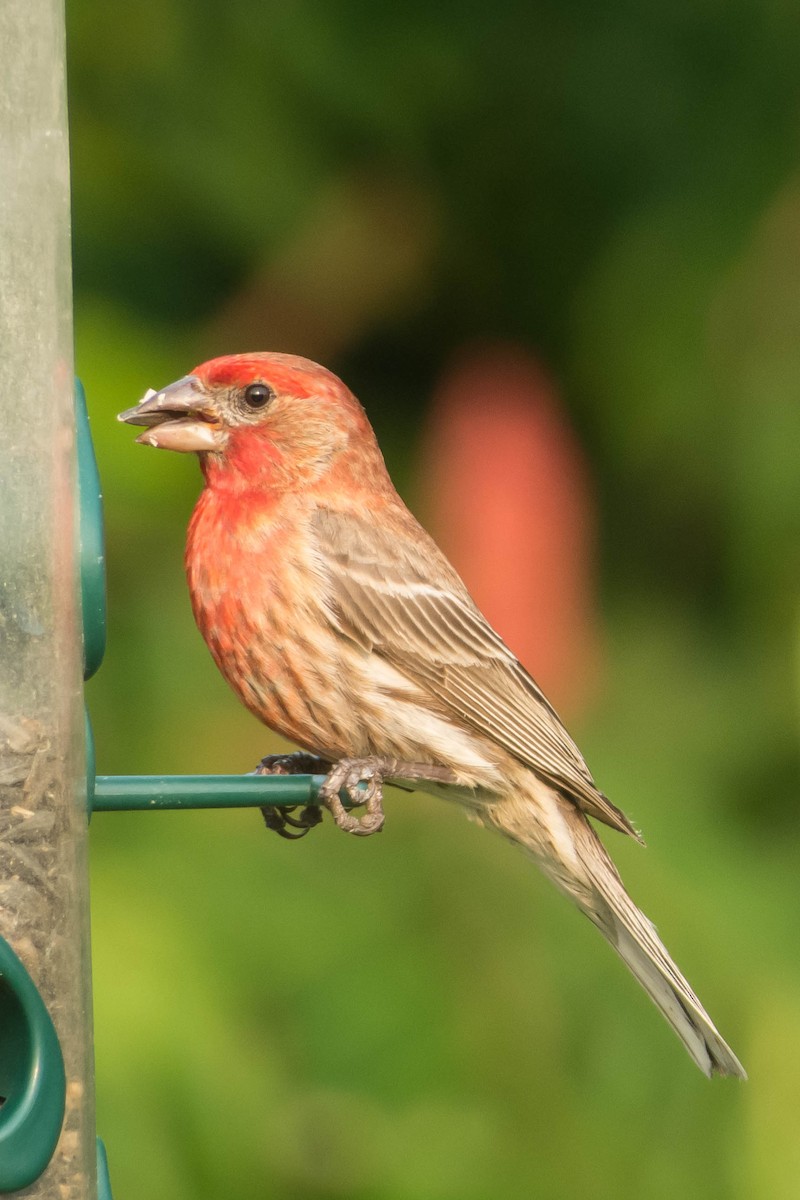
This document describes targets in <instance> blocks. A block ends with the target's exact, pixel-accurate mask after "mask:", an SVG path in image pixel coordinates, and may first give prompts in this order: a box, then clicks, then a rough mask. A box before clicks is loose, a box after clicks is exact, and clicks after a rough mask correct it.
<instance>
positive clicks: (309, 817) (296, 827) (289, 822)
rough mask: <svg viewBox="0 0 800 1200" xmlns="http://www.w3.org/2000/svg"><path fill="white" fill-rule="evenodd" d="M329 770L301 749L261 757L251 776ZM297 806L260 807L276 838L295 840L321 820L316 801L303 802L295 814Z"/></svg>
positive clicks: (319, 759) (319, 772) (314, 773)
mask: <svg viewBox="0 0 800 1200" xmlns="http://www.w3.org/2000/svg"><path fill="white" fill-rule="evenodd" d="M329 770H330V763H329V762H326V760H325V759H324V758H317V757H316V755H314V754H305V753H304V752H303V751H302V750H299V751H297V752H296V753H295V754H269V755H267V757H266V758H262V760H261V762H260V763H259V764H258V766H257V767H256V769H255V771H254V772H253V774H254V775H324V774H325V773H326V772H327V771H329ZM296 809H297V805H296V804H295V805H293V806H292V807H290V808H278V807H273V806H272V805H265V806H264V808H262V809H261V815H262V817H263V818H264V824H265V825H266V827H267V829H271V830H272V831H273V832H274V833H277V834H278V836H279V837H282V838H286V839H287V840H288V841H290V842H296V841H298V839H299V838H303V837H305V836H306V834H307V833H308V831H309V830H310V829H313V828H314V826H315V825H319V823H320V822H321V821H322V813H321V812H320V810H319V806H318V805H316V804H306V805H304V806H303V808H302V809H301V811H300V815H299V816H297V817H295V816H293V815H292V814H293V813H294V812H295V810H296Z"/></svg>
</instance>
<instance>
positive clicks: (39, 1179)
mask: <svg viewBox="0 0 800 1200" xmlns="http://www.w3.org/2000/svg"><path fill="white" fill-rule="evenodd" d="M0 47H1V48H2V71H0V139H2V146H3V181H2V188H1V189H0V328H2V333H3V338H2V355H1V356H0V405H2V428H3V446H2V449H3V456H2V462H3V475H2V478H3V496H2V504H1V505H0V564H2V565H1V566H0V656H1V658H2V661H1V662H0V1195H12V1194H15V1193H16V1194H22V1193H23V1192H24V1195H25V1196H26V1197H30V1198H33V1197H35V1198H37V1200H110V1196H111V1192H110V1188H109V1183H108V1175H107V1169H106V1164H105V1152H104V1150H103V1147H102V1145H101V1144H100V1143H97V1142H96V1137H95V1120H94V1064H93V1044H92V1006H91V966H90V942H89V878H88V870H87V827H88V819H89V816H90V814H91V811H92V809H93V808H94V809H95V810H113V809H132V808H136V809H147V810H157V809H159V808H197V807H232V806H242V805H245V806H253V807H260V808H264V807H265V806H268V807H269V806H276V808H277V809H283V808H285V807H287V806H292V805H297V804H301V805H313V804H315V803H316V801H317V792H318V788H319V785H320V783H321V782H322V777H321V776H311V775H297V776H292V777H269V776H264V777H256V776H213V777H209V776H202V777H201V776H197V777H194V776H193V777H186V776H184V777H178V778H176V777H172V778H168V777H141V776H126V777H99V778H95V771H94V751H93V746H92V738H91V731H90V727H89V723H88V719H87V718H86V716H85V713H84V703H83V688H82V679H84V678H88V677H89V676H90V675H91V674H92V673H93V672H94V671H95V670H97V668H98V667H99V665H100V662H101V660H102V657H103V649H104V644H105V579H104V550H103V529H102V511H101V500H100V488H99V480H98V476H97V468H96V465H95V460H94V453H93V450H92V444H91V437H90V434H89V425H88V419H87V416H86V409H85V404H84V400H83V394H82V391H81V389H80V387H78V389H77V395H76V394H75V390H74V385H73V365H72V282H71V262H70V225H69V152H68V139H67V118H66V82H65V34H64V17H63V8H62V3H61V0H4V2H3V4H2V6H0Z"/></svg>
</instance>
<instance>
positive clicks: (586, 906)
mask: <svg viewBox="0 0 800 1200" xmlns="http://www.w3.org/2000/svg"><path fill="white" fill-rule="evenodd" d="M548 793H549V794H548V795H547V796H544V795H543V794H542V792H541V791H540V790H539V789H538V788H537V795H536V797H535V804H536V808H537V810H538V811H537V812H536V814H535V817H536V821H535V825H533V824H532V823H531V820H530V818H531V816H533V814H531V812H530V808H528V820H527V821H523V820H521V819H520V818H521V816H522V813H521V808H522V805H521V804H520V799H521V798H520V797H514V798H513V799H512V798H509V800H507V801H505V802H504V803H503V804H500V805H497V806H496V807H494V808H493V810H492V812H491V814H490V820H491V823H492V824H493V825H494V826H495V827H496V828H497V829H498V830H499V831H500V832H502V833H503V834H505V836H506V837H510V838H511V839H512V840H513V841H515V842H517V843H519V844H521V845H523V846H524V847H525V848H526V849H528V850H529V851H532V852H533V854H534V856H535V857H536V859H537V861H538V862H539V864H540V866H542V867H543V869H544V870H545V872H546V874H548V875H549V876H550V878H551V879H552V880H553V881H554V882H555V883H556V885H557V886H558V887H559V889H560V890H561V891H563V892H565V893H566V894H567V895H568V896H570V898H571V899H572V900H574V901H575V902H576V903H577V905H578V907H579V908H580V909H581V910H582V911H583V912H584V913H585V914H586V915H587V916H588V917H589V919H590V920H591V921H592V922H593V924H595V925H596V926H597V928H598V929H599V930H600V932H601V933H602V934H603V936H604V937H605V938H607V940H608V941H609V942H610V943H611V945H612V946H613V947H614V949H615V950H616V951H617V953H618V954H619V956H620V958H621V959H622V960H623V962H624V963H625V964H626V965H627V966H628V967H629V969H630V971H631V972H632V974H633V975H634V977H635V978H636V979H637V980H638V981H639V983H640V984H641V986H642V987H643V988H644V990H645V991H646V992H647V994H648V996H649V997H650V998H651V1000H652V1001H653V1002H654V1004H655V1005H656V1007H657V1008H658V1009H659V1011H660V1012H661V1013H663V1015H664V1017H665V1018H666V1020H667V1021H668V1022H669V1024H670V1025H671V1026H672V1028H673V1029H674V1030H675V1032H676V1034H677V1035H678V1037H679V1038H680V1040H681V1041H682V1042H683V1044H684V1046H685V1047H686V1050H687V1051H688V1053H689V1055H690V1056H691V1058H692V1059H693V1060H694V1062H696V1063H697V1065H698V1067H699V1068H700V1070H701V1071H703V1072H704V1073H705V1074H706V1075H708V1076H711V1075H733V1076H738V1077H739V1078H740V1079H746V1078H747V1075H746V1072H745V1070H744V1067H743V1066H742V1064H741V1063H740V1062H739V1060H738V1058H737V1057H736V1055H735V1054H734V1053H733V1051H732V1050H731V1048H730V1046H728V1044H727V1043H726V1042H725V1041H724V1039H723V1038H722V1037H721V1036H720V1034H719V1032H718V1030H717V1028H716V1026H715V1025H714V1022H713V1021H712V1020H711V1018H710V1017H709V1015H708V1013H707V1012H706V1010H705V1009H704V1008H703V1006H702V1004H701V1003H700V1001H699V1000H698V998H697V996H696V995H695V993H694V992H693V990H692V988H691V987H690V986H689V983H688V982H687V980H686V979H685V978H684V976H683V974H682V973H681V971H680V970H679V968H678V966H677V965H676V963H675V962H674V960H673V959H672V958H671V956H670V954H669V952H668V951H667V949H666V947H665V946H664V944H663V942H662V941H661V939H660V937H659V936H658V933H657V932H656V928H655V926H654V925H653V924H652V922H651V921H649V920H648V918H647V917H646V916H645V915H644V913H643V912H641V911H640V909H638V908H637V907H636V905H635V904H634V902H633V901H632V900H631V898H630V896H629V895H628V893H627V892H626V891H625V887H624V885H623V883H622V880H621V879H620V876H619V872H618V871H617V869H616V867H615V866H614V864H613V862H612V861H611V859H610V858H609V856H608V854H607V852H606V850H605V847H604V846H603V844H602V842H601V841H600V839H599V838H598V836H597V834H596V833H595V832H594V830H593V829H592V827H591V825H590V824H589V822H588V821H587V819H586V818H585V817H584V815H583V814H582V813H581V812H579V811H578V810H577V809H576V808H575V807H574V806H573V805H572V804H569V802H568V801H565V800H564V799H563V798H562V797H561V796H560V795H558V794H557V793H555V792H553V791H550V790H549V789H548ZM528 805H530V800H527V804H526V807H527V806H528ZM543 828H544V830H546V831H547V833H548V834H549V836H547V837H546V838H544V839H543V838H542V836H541V832H542V830H543Z"/></svg>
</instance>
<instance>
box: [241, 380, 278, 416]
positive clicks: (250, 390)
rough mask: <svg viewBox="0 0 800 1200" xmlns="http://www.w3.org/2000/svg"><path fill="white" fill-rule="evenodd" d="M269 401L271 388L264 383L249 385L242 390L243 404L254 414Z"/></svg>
mask: <svg viewBox="0 0 800 1200" xmlns="http://www.w3.org/2000/svg"><path fill="white" fill-rule="evenodd" d="M271 399H272V388H270V387H267V385H266V383H251V384H250V386H249V387H246V388H245V389H244V402H245V404H246V405H247V407H248V408H250V409H252V410H253V411H254V412H255V411H256V410H257V409H259V408H264V407H265V406H266V405H267V404H269V402H270V400H271Z"/></svg>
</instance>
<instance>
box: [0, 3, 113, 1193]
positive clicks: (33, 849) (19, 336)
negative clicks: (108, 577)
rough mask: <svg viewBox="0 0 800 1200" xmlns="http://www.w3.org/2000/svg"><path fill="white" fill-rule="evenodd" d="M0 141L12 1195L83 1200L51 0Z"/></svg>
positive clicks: (0, 763) (14, 41) (62, 198)
mask: <svg viewBox="0 0 800 1200" xmlns="http://www.w3.org/2000/svg"><path fill="white" fill-rule="evenodd" d="M0 147H1V148H2V153H1V155H0V345H2V354H1V355H0V420H1V421H2V436H3V455H2V468H0V469H1V470H2V500H1V502H0V936H2V937H3V938H5V939H6V941H7V942H9V943H10V945H11V947H12V948H13V950H14V951H15V953H16V955H17V956H18V958H19V959H20V960H21V962H22V963H23V964H24V966H25V967H26V968H27V971H28V974H29V975H30V976H31V978H32V979H33V981H34V983H35V984H36V987H37V988H38V991H39V994H40V996H41V997H42V999H43V1000H44V1003H45V1006H46V1007H47V1009H48V1010H49V1013H50V1016H51V1017H52V1019H53V1021H54V1023H55V1027H56V1030H57V1033H58V1038H59V1041H60V1043H61V1048H62V1051H63V1056H64V1065H65V1068H66V1079H67V1090H66V1115H65V1120H64V1126H63V1130H62V1134H61V1137H60V1140H59V1142H58V1146H57V1148H56V1152H55V1154H54V1156H53V1158H52V1160H51V1162H50V1165H49V1166H48V1167H47V1169H46V1171H45V1173H44V1174H43V1175H42V1176H41V1177H40V1178H39V1179H38V1181H37V1182H35V1183H33V1184H32V1185H31V1186H30V1187H28V1188H26V1190H25V1191H24V1193H22V1192H20V1193H18V1194H20V1195H22V1194H24V1195H25V1196H29V1197H37V1198H40V1200H93V1198H94V1197H95V1196H96V1186H95V1133H94V1092H93V1066H92V1036H91V999H90V965H89V938H88V929H89V922H88V873H87V865H86V780H85V768H84V756H83V739H82V729H83V698H82V684H81V661H80V654H81V638H80V624H79V616H80V608H79V599H78V588H77V584H78V580H77V570H76V552H75V545H76V537H75V513H76V500H75V464H74V458H75V448H74V416H73V400H72V391H73V384H72V378H73V365H72V301H71V264H70V240H69V155H68V143H67V117H66V87H65V36H64V14H63V6H62V0H3V3H2V5H0ZM0 1120H2V1108H1V1107H0Z"/></svg>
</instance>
